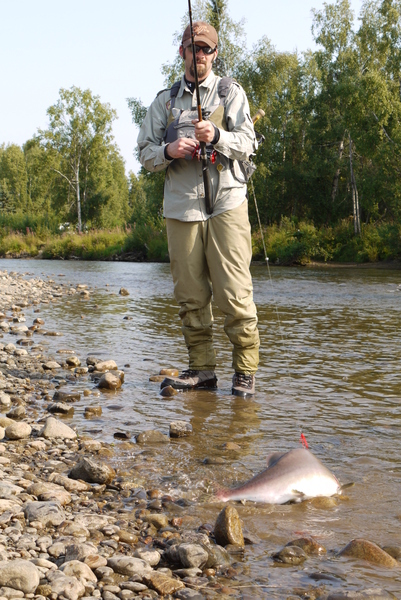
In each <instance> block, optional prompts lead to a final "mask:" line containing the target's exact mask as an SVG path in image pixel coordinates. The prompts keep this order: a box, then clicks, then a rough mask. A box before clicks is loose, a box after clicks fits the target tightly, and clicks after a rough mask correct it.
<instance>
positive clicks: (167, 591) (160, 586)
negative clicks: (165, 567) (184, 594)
mask: <svg viewBox="0 0 401 600" xmlns="http://www.w3.org/2000/svg"><path fill="white" fill-rule="evenodd" d="M144 580H145V583H146V584H147V585H148V586H149V587H150V588H152V589H153V590H156V592H157V593H158V594H160V596H168V595H172V594H175V592H178V590H181V589H183V588H185V584H184V583H182V581H179V580H178V579H173V578H172V577H169V576H168V575H165V574H164V573H160V572H159V571H155V572H154V573H152V574H151V575H149V576H145V578H144Z"/></svg>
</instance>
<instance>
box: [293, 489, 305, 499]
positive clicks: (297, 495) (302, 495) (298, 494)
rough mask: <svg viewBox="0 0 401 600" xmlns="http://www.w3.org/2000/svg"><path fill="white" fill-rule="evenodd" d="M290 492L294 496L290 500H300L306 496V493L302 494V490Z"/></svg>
mask: <svg viewBox="0 0 401 600" xmlns="http://www.w3.org/2000/svg"><path fill="white" fill-rule="evenodd" d="M291 492H292V493H293V494H294V496H295V498H294V500H293V501H292V502H302V501H303V500H305V498H306V494H304V493H303V492H300V491H299V490H291Z"/></svg>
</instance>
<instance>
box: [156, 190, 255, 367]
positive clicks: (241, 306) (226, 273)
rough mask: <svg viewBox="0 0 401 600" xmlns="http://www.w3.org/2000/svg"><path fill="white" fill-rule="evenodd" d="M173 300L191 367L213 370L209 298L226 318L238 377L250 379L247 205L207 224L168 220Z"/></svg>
mask: <svg viewBox="0 0 401 600" xmlns="http://www.w3.org/2000/svg"><path fill="white" fill-rule="evenodd" d="M166 224H167V237H168V247H169V254H170V265H171V273H172V276H173V281H174V296H175V299H176V301H177V302H178V304H179V306H180V310H179V315H180V317H181V319H182V332H183V334H184V338H185V342H186V345H187V348H188V352H189V367H190V368H191V369H196V370H209V369H214V368H215V366H216V353H215V350H214V348H213V333H212V325H213V315H212V305H211V300H212V293H213V298H214V301H215V302H216V304H217V306H218V307H219V309H220V310H221V311H222V312H223V313H224V315H225V322H224V330H225V332H226V334H227V336H228V337H229V339H230V341H231V343H232V344H233V367H234V370H235V371H236V372H239V373H246V374H254V373H255V372H256V370H257V367H258V362H259V333H258V329H257V315H256V307H255V304H254V302H253V293H252V279H251V275H250V271H249V265H250V262H251V258H252V244H251V235H250V224H249V219H248V204H247V202H246V201H244V202H243V203H242V204H241V205H240V206H238V207H237V208H234V209H232V210H228V211H226V212H224V213H221V214H219V215H217V216H215V217H211V218H210V219H208V220H207V221H178V220H176V219H166Z"/></svg>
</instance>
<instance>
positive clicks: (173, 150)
mask: <svg viewBox="0 0 401 600" xmlns="http://www.w3.org/2000/svg"><path fill="white" fill-rule="evenodd" d="M197 146H198V143H197V141H196V140H193V139H191V138H185V137H184V138H179V139H178V140H175V142H171V143H170V144H167V147H166V149H165V151H164V155H165V156H166V158H169V159H170V160H172V159H174V158H186V157H187V156H192V154H193V153H194V151H195V149H196V147H197Z"/></svg>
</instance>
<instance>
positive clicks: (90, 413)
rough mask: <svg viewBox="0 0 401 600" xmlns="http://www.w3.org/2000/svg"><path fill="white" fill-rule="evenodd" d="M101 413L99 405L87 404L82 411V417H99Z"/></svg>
mask: <svg viewBox="0 0 401 600" xmlns="http://www.w3.org/2000/svg"><path fill="white" fill-rule="evenodd" d="M101 414H102V407H101V406H87V407H86V408H85V411H84V417H85V418H86V419H93V417H100V416H101Z"/></svg>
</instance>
